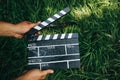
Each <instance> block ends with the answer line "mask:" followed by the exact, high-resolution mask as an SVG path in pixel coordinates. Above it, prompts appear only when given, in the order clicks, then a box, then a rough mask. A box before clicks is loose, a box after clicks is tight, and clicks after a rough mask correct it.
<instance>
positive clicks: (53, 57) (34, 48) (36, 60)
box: [28, 33, 80, 70]
mask: <svg viewBox="0 0 120 80" xmlns="http://www.w3.org/2000/svg"><path fill="white" fill-rule="evenodd" d="M28 42H29V43H28V65H29V68H30V69H32V68H39V69H41V70H44V69H69V68H79V67H80V53H79V43H78V34H77V33H68V34H54V35H45V36H44V35H40V36H34V37H31V39H29V41H28Z"/></svg>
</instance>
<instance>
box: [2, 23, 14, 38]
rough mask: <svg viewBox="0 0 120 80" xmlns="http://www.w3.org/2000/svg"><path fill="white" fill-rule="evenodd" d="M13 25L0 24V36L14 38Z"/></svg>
mask: <svg viewBox="0 0 120 80" xmlns="http://www.w3.org/2000/svg"><path fill="white" fill-rule="evenodd" d="M14 30H15V24H11V23H7V22H0V36H11V37H13V36H14Z"/></svg>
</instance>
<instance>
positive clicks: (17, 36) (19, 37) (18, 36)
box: [14, 34, 23, 39]
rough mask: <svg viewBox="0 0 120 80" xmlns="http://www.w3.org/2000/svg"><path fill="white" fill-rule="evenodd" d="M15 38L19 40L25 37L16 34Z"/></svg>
mask: <svg viewBox="0 0 120 80" xmlns="http://www.w3.org/2000/svg"><path fill="white" fill-rule="evenodd" d="M14 37H15V38H18V39H21V38H22V37H23V35H20V34H15V35H14Z"/></svg>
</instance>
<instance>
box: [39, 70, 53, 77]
mask: <svg viewBox="0 0 120 80" xmlns="http://www.w3.org/2000/svg"><path fill="white" fill-rule="evenodd" d="M51 73H54V71H53V70H44V71H41V74H40V77H39V78H40V79H45V77H46V75H47V74H51Z"/></svg>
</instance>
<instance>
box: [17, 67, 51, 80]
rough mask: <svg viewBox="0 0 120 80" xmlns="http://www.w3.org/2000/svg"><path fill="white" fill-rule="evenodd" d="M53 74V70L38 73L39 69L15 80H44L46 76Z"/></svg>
mask: <svg viewBox="0 0 120 80" xmlns="http://www.w3.org/2000/svg"><path fill="white" fill-rule="evenodd" d="M50 73H53V70H44V71H40V70H39V69H34V70H31V71H28V72H27V73H25V74H24V75H23V76H20V77H19V78H17V79H16V80H44V79H45V77H46V75H47V74H50Z"/></svg>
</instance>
